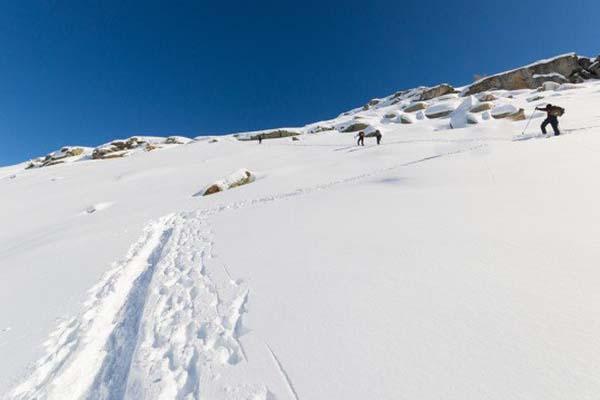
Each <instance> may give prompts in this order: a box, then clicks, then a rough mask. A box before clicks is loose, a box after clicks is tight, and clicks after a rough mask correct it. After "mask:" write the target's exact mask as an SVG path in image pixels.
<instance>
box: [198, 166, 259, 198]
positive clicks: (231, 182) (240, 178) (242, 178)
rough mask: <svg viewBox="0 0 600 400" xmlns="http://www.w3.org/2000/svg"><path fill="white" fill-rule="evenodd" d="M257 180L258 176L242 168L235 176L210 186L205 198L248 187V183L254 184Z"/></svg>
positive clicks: (204, 193)
mask: <svg viewBox="0 0 600 400" xmlns="http://www.w3.org/2000/svg"><path fill="white" fill-rule="evenodd" d="M255 180H256V176H255V175H254V174H253V173H252V172H250V171H249V170H247V169H245V168H242V169H240V170H238V171H236V172H234V173H233V174H231V175H229V176H227V177H226V178H224V179H221V180H218V181H216V182H214V183H212V184H210V185H208V187H207V188H206V189H205V190H204V192H203V194H202V195H203V196H208V195H210V194H215V193H218V192H222V191H225V190H228V189H233V188H235V187H238V186H242V185H247V184H248V183H251V182H254V181H255Z"/></svg>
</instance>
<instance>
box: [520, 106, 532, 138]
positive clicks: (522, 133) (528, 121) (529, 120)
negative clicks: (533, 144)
mask: <svg viewBox="0 0 600 400" xmlns="http://www.w3.org/2000/svg"><path fill="white" fill-rule="evenodd" d="M533 114H535V110H533V112H532V113H531V116H530V117H529V119H528V120H527V125H525V129H523V132H521V135H524V134H525V131H526V130H527V128H528V127H529V123H530V122H531V119H532V118H533Z"/></svg>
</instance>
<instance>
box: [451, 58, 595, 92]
mask: <svg viewBox="0 0 600 400" xmlns="http://www.w3.org/2000/svg"><path fill="white" fill-rule="evenodd" d="M580 59H581V58H580V57H577V56H576V55H575V54H567V55H564V56H559V57H556V58H553V59H550V60H544V61H540V62H538V63H535V64H532V65H529V66H526V67H523V68H518V69H515V70H512V71H508V72H504V73H501V74H497V75H493V76H490V77H487V78H484V79H481V80H479V81H477V82H475V83H473V84H472V85H470V86H469V87H467V89H466V90H465V91H464V93H463V94H464V95H470V94H474V93H480V92H483V91H487V90H499V89H504V90H517V89H535V88H537V87H538V86H540V84H541V83H543V82H545V81H554V82H558V83H564V82H566V81H568V80H570V79H571V78H574V77H576V76H581V75H576V74H579V72H580V71H582V70H587V71H589V72H590V73H592V74H594V73H593V71H592V66H593V63H591V64H590V66H589V67H588V68H587V69H586V68H584V66H582V65H585V64H587V62H585V61H582V62H581V63H580ZM594 75H595V74H594Z"/></svg>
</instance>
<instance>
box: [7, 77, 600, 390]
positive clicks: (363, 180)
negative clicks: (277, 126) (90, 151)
mask: <svg viewBox="0 0 600 400" xmlns="http://www.w3.org/2000/svg"><path fill="white" fill-rule="evenodd" d="M550 89H554V90H547V91H536V90H529V89H527V90H520V91H513V92H508V91H495V92H490V93H487V94H480V95H476V96H472V97H460V96H459V95H458V94H456V93H449V94H445V95H442V96H441V97H436V98H433V99H428V100H426V101H425V104H423V105H422V106H415V104H416V103H417V102H418V96H419V95H420V94H419V93H420V92H419V91H418V90H417V91H416V92H415V91H413V92H411V91H406V92H403V93H401V94H399V95H395V96H394V95H392V96H389V97H387V98H384V99H378V101H377V102H373V103H372V104H371V105H370V106H366V107H364V108H359V109H355V110H352V111H350V112H348V113H344V114H342V115H341V116H340V117H338V118H335V119H332V120H329V121H321V122H318V123H315V124H311V125H308V126H306V127H299V128H287V131H294V132H297V133H303V134H302V135H300V136H298V137H296V139H297V138H300V140H293V139H292V138H291V137H283V138H281V139H268V140H264V141H263V143H262V144H260V145H259V144H257V142H256V141H239V140H237V139H236V138H235V137H233V136H225V137H221V138H219V140H218V141H214V140H194V141H191V142H188V141H187V140H182V144H170V145H168V146H163V147H164V148H163V149H159V151H145V148H144V149H142V148H141V147H140V148H139V151H131V152H129V153H128V154H127V156H126V157H124V158H116V159H97V160H93V159H91V158H90V157H81V158H80V159H79V158H78V159H76V160H73V162H69V163H61V164H59V165H53V166H46V167H42V168H33V169H25V168H26V167H27V166H28V165H29V164H27V163H25V164H22V165H18V166H14V167H7V168H0V196H1V198H2V207H0V220H1V221H2V224H3V229H2V230H0V304H1V305H0V393H5V397H6V398H9V399H80V398H87V399H121V398H127V399H155V398H163V399H217V400H219V399H230V400H234V399H235V400H239V399H262V400H267V399H268V400H274V399H277V400H282V399H294V400H298V399H302V400H305V399H398V398H417V399H439V398H443V399H470V398H477V399H482V398H483V399H516V398H536V399H537V398H544V399H563V398H573V399H587V398H594V397H595V396H597V393H598V392H599V391H600V374H598V373H596V371H598V370H599V368H600V366H599V365H598V360H600V342H599V341H598V339H597V338H598V336H600V324H599V323H598V318H597V317H596V316H597V315H599V313H600V292H599V291H598V290H597V283H598V280H599V279H600V272H599V271H598V268H597V263H598V261H597V260H598V259H600V244H599V243H598V238H599V237H600V208H599V207H598V203H599V201H600V189H599V188H598V185H597V184H596V181H597V178H596V176H597V173H598V171H600V157H598V154H599V153H600V111H598V109H599V108H598V105H599V104H600V81H593V80H591V81H588V82H586V83H583V84H578V85H569V84H564V85H563V86H556V87H552V88H550ZM535 97H539V98H537V99H534V98H535ZM546 102H551V103H553V104H558V105H560V106H562V107H564V108H565V109H566V110H567V112H566V114H565V116H564V117H563V118H561V127H562V128H563V130H564V133H565V135H563V136H560V137H557V138H548V139H545V138H538V137H533V138H531V139H530V140H519V141H514V140H513V138H514V136H515V135H517V136H518V135H519V134H520V133H521V132H522V131H523V129H524V128H525V126H526V124H527V120H526V119H522V118H523V117H524V118H529V116H531V113H532V110H533V108H534V107H535V106H538V105H541V104H545V103H546ZM483 103H489V105H487V106H482V104H483ZM413 106H415V107H413ZM409 107H412V108H417V109H416V110H414V111H407V109H408V110H410V109H411V108H409ZM476 107H477V108H476ZM419 108H421V109H419ZM521 109H523V111H521V112H520V115H518V114H519V111H520V110H521ZM473 110H475V111H473ZM494 110H496V111H494ZM441 114H443V115H441ZM440 115H441V116H440ZM432 116H435V118H429V117H432ZM496 117H502V118H498V119H497V118H496ZM542 117H543V114H542V113H536V114H535V115H533V120H532V122H531V124H530V125H529V127H528V132H534V131H537V130H538V129H539V128H538V126H539V123H540V122H541V121H542ZM356 124H363V125H361V126H359V127H358V128H359V129H363V130H365V131H366V132H367V133H370V132H372V131H374V130H375V129H378V130H380V131H381V132H382V133H383V142H382V145H380V146H377V145H375V139H374V138H370V137H367V139H366V146H365V147H357V146H356V145H355V138H354V134H355V133H356V131H353V132H346V133H344V132H342V131H344V130H348V128H349V127H351V126H352V125H356ZM451 126H452V127H453V128H460V129H451ZM353 129H354V128H352V130H353ZM310 132H316V133H310ZM249 136H250V137H252V136H253V135H252V134H250V135H249ZM523 138H524V139H529V138H530V136H527V135H525V136H524V137H523ZM157 140H158V139H157ZM158 141H159V142H160V140H158ZM244 168H247V169H248V170H249V171H251V172H252V174H253V177H254V178H255V179H254V181H252V182H250V183H248V184H245V185H243V186H239V187H233V188H231V189H230V190H227V191H224V192H221V193H216V194H213V195H210V196H203V194H204V193H205V190H206V188H207V187H208V186H209V185H211V184H213V183H214V182H222V181H227V182H229V181H230V180H231V178H230V177H231V176H234V175H235V173H236V171H239V170H240V169H244ZM232 174H234V175H232ZM49 333H50V334H49ZM42 344H43V345H42Z"/></svg>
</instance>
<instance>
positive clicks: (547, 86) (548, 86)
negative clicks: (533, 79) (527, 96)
mask: <svg viewBox="0 0 600 400" xmlns="http://www.w3.org/2000/svg"><path fill="white" fill-rule="evenodd" d="M559 87H560V83H557V82H552V81H547V82H544V83H542V86H540V87H539V88H538V91H540V92H549V91H552V90H556V89H558V88H559Z"/></svg>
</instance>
